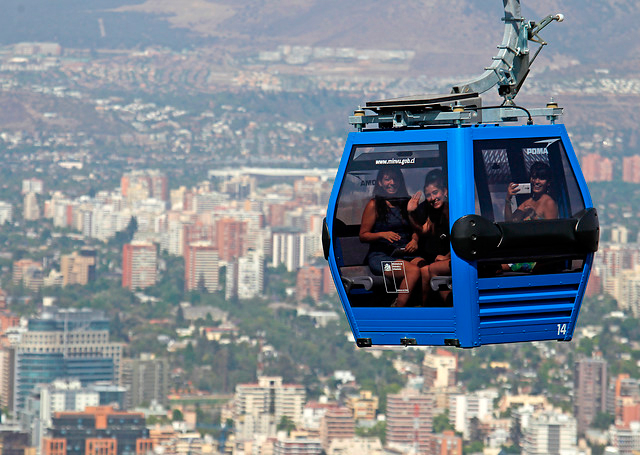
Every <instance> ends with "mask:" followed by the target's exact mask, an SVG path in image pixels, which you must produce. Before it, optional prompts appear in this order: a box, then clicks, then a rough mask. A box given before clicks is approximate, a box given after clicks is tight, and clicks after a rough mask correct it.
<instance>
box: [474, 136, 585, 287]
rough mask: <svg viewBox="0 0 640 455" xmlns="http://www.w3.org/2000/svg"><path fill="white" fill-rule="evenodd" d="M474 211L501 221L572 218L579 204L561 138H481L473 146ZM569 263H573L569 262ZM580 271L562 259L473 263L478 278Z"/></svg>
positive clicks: (579, 262) (573, 262)
mask: <svg viewBox="0 0 640 455" xmlns="http://www.w3.org/2000/svg"><path fill="white" fill-rule="evenodd" d="M474 163H475V183H476V188H475V194H476V213H477V214H479V215H481V216H483V217H484V218H487V219H490V220H493V221H496V222H498V223H501V222H523V221H533V220H536V221H537V220H553V219H558V218H571V217H573V216H575V215H576V214H577V213H579V212H580V211H582V210H584V200H583V199H582V196H581V195H580V192H579V189H578V188H579V187H578V184H577V181H576V178H575V176H574V174H573V171H572V170H571V167H570V166H569V163H568V159H567V156H566V152H565V149H564V147H563V145H562V140H561V139H560V138H557V137H556V138H523V139H500V140H484V141H476V142H475V143H474ZM572 259H573V260H572ZM576 264H577V267H579V268H581V267H582V264H583V261H582V259H581V258H567V259H566V260H560V261H558V260H554V262H553V264H551V262H550V260H546V259H538V260H532V259H530V258H527V257H519V258H504V260H503V261H501V262H496V261H488V262H485V263H479V264H478V272H479V274H480V276H495V275H496V274H498V275H500V274H502V273H503V272H508V273H510V274H522V273H558V272H562V271H571V270H575V268H576Z"/></svg>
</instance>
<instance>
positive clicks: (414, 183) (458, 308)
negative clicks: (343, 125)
mask: <svg viewBox="0 0 640 455" xmlns="http://www.w3.org/2000/svg"><path fill="white" fill-rule="evenodd" d="M455 98H456V97H455V96H452V97H448V98H446V99H444V100H442V99H440V100H433V99H429V100H420V101H416V100H412V101H411V103H410V105H411V106H409V107H407V106H404V107H402V106H401V107H398V106H394V107H393V109H390V110H385V109H384V106H382V107H381V106H375V105H374V106H369V108H372V109H373V110H374V111H375V112H376V114H377V115H373V116H366V115H364V113H363V111H357V112H356V115H355V116H353V117H351V123H353V124H354V125H356V127H358V129H359V131H357V132H353V133H350V134H349V137H348V139H347V142H346V146H345V150H344V154H343V157H342V161H341V163H340V167H339V169H338V172H337V176H336V180H335V185H334V187H333V191H332V194H331V200H330V203H329V207H328V211H327V218H326V220H325V226H324V233H323V243H324V248H325V255H326V257H327V259H328V261H329V265H330V269H331V273H332V275H333V279H334V281H335V284H336V287H337V291H338V295H339V298H340V300H341V302H342V305H343V307H344V311H345V314H346V316H347V319H348V321H349V324H350V326H351V329H352V331H353V336H354V338H355V340H356V342H357V344H358V346H361V347H366V346H372V345H435V346H443V345H450V346H458V347H464V348H471V347H477V346H481V345H486V344H493V343H510V342H528V341H535V340H559V341H569V340H571V338H572V335H573V331H574V329H575V327H576V322H577V319H578V313H579V311H580V304H581V302H582V297H583V295H584V292H585V288H586V285H587V279H588V277H589V272H590V269H591V264H592V260H593V253H594V252H595V251H596V250H597V245H598V238H599V227H598V219H597V214H596V211H595V209H594V208H593V204H592V202H591V197H590V195H589V191H588V189H587V185H586V183H585V180H584V177H583V175H582V173H581V171H580V168H579V166H578V161H577V159H576V156H575V154H574V151H573V148H572V146H571V142H570V141H569V137H568V135H567V132H566V130H565V128H564V126H563V125H561V124H555V120H556V118H557V117H558V116H559V115H560V113H561V109H558V108H557V106H547V107H546V108H541V109H537V110H532V111H528V110H526V109H522V108H518V107H496V108H494V109H488V108H485V109H484V110H483V109H479V108H474V107H471V108H469V107H468V106H467V107H465V106H463V104H464V99H467V98H468V97H466V98H465V97H463V96H461V97H459V99H458V100H457V101H456V100H455ZM460 99H462V100H463V103H461V102H460ZM418 105H419V107H417V106H418ZM434 106H436V107H435V108H434ZM385 112H389V113H391V112H393V114H389V115H386V114H385ZM398 112H401V114H399V113H398ZM532 116H533V117H543V118H544V121H545V124H540V125H533V124H515V125H514V124H508V123H506V122H508V121H513V120H517V118H519V117H523V118H524V117H527V118H528V120H529V121H528V122H527V123H533V121H532ZM548 120H550V122H549V121H548ZM373 122H376V125H377V127H372V123H373ZM434 177H435V180H433V178H434ZM430 178H431V179H432V180H433V181H431V182H430V181H429V179H430ZM436 180H437V181H436ZM434 182H435V183H434ZM541 182H544V183H541ZM385 185H386V186H385ZM438 195H439V196H438ZM412 199H413V201H412ZM443 207H444V209H443ZM421 208H422V209H421ZM420 210H422V213H419V214H418V215H416V212H419V211H420ZM447 212H448V213H447ZM412 217H413V218H412ZM429 223H431V224H429ZM398 226H400V227H398ZM420 228H424V229H422V230H420ZM400 229H405V231H404V234H397V233H396V232H395V231H399V230H400ZM389 232H393V233H394V234H396V235H391V234H389ZM403 236H404V237H403ZM401 237H403V238H401ZM409 244H411V245H410V246H408V245H409ZM447 254H450V269H447V266H445V267H440V266H442V265H443V264H442V263H440V264H437V265H436V266H432V264H434V263H435V262H436V257H437V259H439V260H443V258H444V260H447V259H446V258H447ZM446 265H448V264H446ZM424 266H429V267H430V269H429V270H431V272H428V273H423V272H425V270H426V269H424V270H423V267H424ZM416 270H418V271H419V273H420V275H415V273H416ZM412 274H413V275H412ZM416 276H418V278H417V279H416Z"/></svg>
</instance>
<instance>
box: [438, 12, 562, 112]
mask: <svg viewBox="0 0 640 455" xmlns="http://www.w3.org/2000/svg"><path fill="white" fill-rule="evenodd" d="M502 1H503V4H504V19H503V20H504V22H505V26H504V35H503V38H502V44H500V45H499V46H498V49H499V50H500V51H499V52H498V55H496V56H495V57H493V63H492V64H491V66H489V67H487V68H485V72H484V73H482V74H481V75H480V76H478V77H476V78H474V79H471V80H470V81H467V82H463V83H460V84H456V85H454V86H453V87H452V89H451V93H470V92H476V93H484V92H486V91H488V90H490V89H491V88H493V87H494V86H496V85H497V86H498V94H499V95H500V96H502V97H503V98H504V100H505V103H507V104H510V103H512V101H513V99H514V98H515V97H516V95H517V94H518V91H519V90H520V87H522V84H523V83H524V81H525V79H526V77H527V75H528V74H529V68H530V67H531V65H532V64H533V61H534V60H535V59H536V57H537V56H538V54H539V53H540V51H541V50H542V47H543V46H545V45H546V44H547V43H546V41H544V40H543V39H542V38H541V37H540V36H539V35H538V33H539V32H540V31H541V30H542V29H543V28H545V27H546V26H547V25H549V24H550V23H551V22H553V21H558V22H562V21H563V20H564V16H563V15H562V14H555V15H549V16H547V17H545V18H544V19H542V20H540V21H538V22H527V21H526V20H525V19H524V18H523V17H522V13H521V8H520V0H502ZM529 41H533V42H536V43H538V44H540V47H539V48H538V50H537V51H536V53H535V54H534V56H533V57H532V58H531V59H530V58H529Z"/></svg>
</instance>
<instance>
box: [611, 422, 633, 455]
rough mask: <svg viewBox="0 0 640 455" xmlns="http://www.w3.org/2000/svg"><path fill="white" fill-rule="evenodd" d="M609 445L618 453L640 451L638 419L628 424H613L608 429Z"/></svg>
mask: <svg viewBox="0 0 640 455" xmlns="http://www.w3.org/2000/svg"><path fill="white" fill-rule="evenodd" d="M609 441H610V442H611V446H613V447H614V448H615V449H617V450H618V451H617V452H612V453H619V454H636V453H638V451H640V421H635V422H630V423H629V425H628V426H627V425H615V426H612V427H611V428H610V429H609Z"/></svg>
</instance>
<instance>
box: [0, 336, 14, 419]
mask: <svg viewBox="0 0 640 455" xmlns="http://www.w3.org/2000/svg"><path fill="white" fill-rule="evenodd" d="M15 358H16V356H15V349H14V348H13V347H12V346H3V347H2V348H1V349H0V406H2V407H3V408H5V409H14V406H13V397H14V392H13V391H14V372H15Z"/></svg>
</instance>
